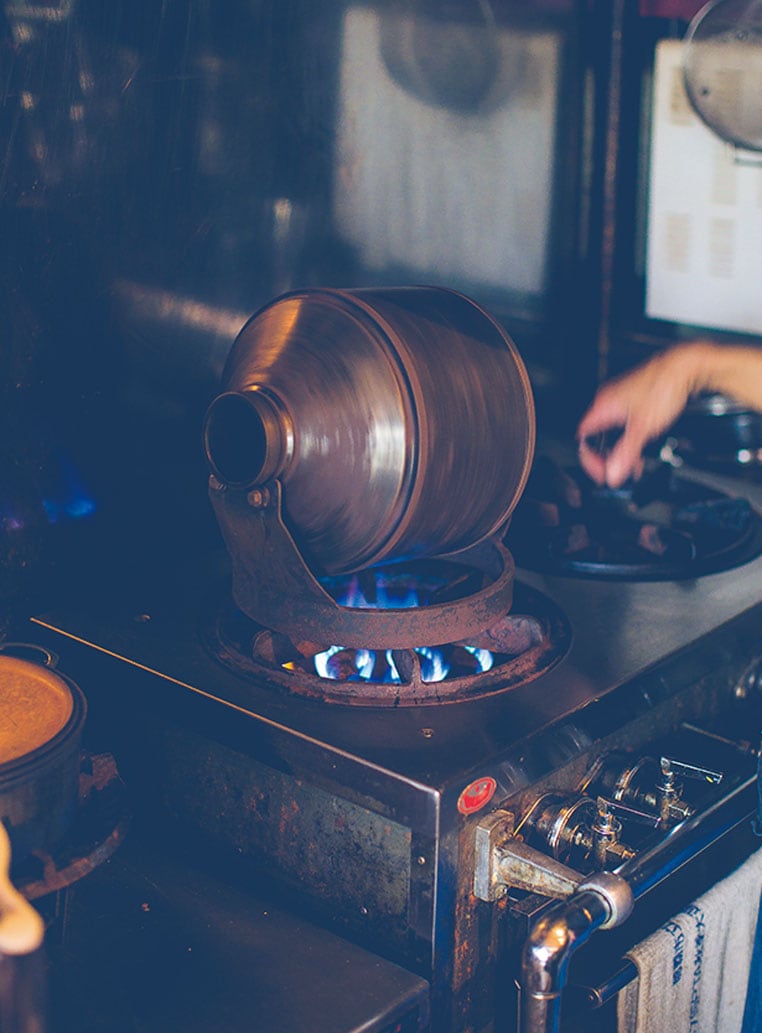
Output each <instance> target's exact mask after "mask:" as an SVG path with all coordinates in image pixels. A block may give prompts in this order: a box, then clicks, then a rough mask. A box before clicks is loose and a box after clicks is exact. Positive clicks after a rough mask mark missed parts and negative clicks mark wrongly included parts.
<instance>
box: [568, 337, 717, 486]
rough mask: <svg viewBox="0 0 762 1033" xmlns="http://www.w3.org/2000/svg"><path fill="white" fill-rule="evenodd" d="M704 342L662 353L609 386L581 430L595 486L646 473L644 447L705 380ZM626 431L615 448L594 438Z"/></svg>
mask: <svg viewBox="0 0 762 1033" xmlns="http://www.w3.org/2000/svg"><path fill="white" fill-rule="evenodd" d="M702 348H703V346H702V345H697V344H694V345H683V346H678V347H675V348H672V349H671V350H670V351H668V352H664V353H663V354H660V355H657V356H656V357H654V358H653V359H651V360H650V361H648V362H646V363H645V364H644V365H642V366H639V367H638V368H637V369H635V370H633V371H632V372H630V373H627V374H626V375H625V376H622V377H619V378H618V379H616V380H612V381H610V382H609V383H607V384H604V385H603V386H602V387H601V388H600V390H599V391H598V393H597V394H596V396H595V398H594V399H593V402H592V405H591V406H590V408H589V409H588V410H587V412H586V413H585V415H584V416H583V417H582V420H581V421H580V424H579V427H578V428H577V439H578V444H579V461H580V463H581V465H582V468H583V469H584V471H585V472H586V473H587V475H588V476H589V477H590V478H591V479H592V480H593V481H595V483H596V484H607V485H608V486H609V487H610V488H619V487H621V485H622V484H624V482H625V481H626V480H627V479H628V478H630V477H634V478H638V477H640V475H641V473H642V472H643V449H644V448H645V446H646V445H647V443H648V442H649V441H651V440H652V439H653V438H655V437H657V436H658V435H659V434H661V433H662V432H663V431H665V430H666V429H667V428H668V427H670V426H671V425H672V424H673V423H674V421H675V420H676V419H677V417H678V416H679V415H680V414H681V413H682V411H683V409H684V408H685V406H686V403H687V402H688V399H689V397H690V395H691V394H692V393H693V391H694V390H695V389H696V386H697V384H698V383H699V380H700V376H699V373H700V370H701V362H702ZM617 429H621V431H622V433H621V436H620V437H619V439H618V441H617V442H616V444H615V445H614V446H613V447H612V449H611V451H610V452H608V453H606V452H604V451H599V450H597V449H596V448H595V447H594V446H593V444H592V442H591V439H592V438H594V437H595V436H596V435H604V434H606V433H607V432H611V431H614V430H617Z"/></svg>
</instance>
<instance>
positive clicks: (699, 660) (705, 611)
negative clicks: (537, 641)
mask: <svg viewBox="0 0 762 1033" xmlns="http://www.w3.org/2000/svg"><path fill="white" fill-rule="evenodd" d="M701 480H702V482H704V483H707V484H709V485H710V486H712V487H714V488H716V489H717V490H724V491H728V492H729V493H731V494H735V495H738V496H739V497H743V498H746V499H748V501H749V502H750V503H751V504H752V505H753V506H754V507H755V508H757V509H760V508H762V488H760V487H757V486H754V485H748V484H739V483H736V482H726V481H720V480H719V479H716V478H711V477H709V478H706V477H704V476H703V475H702V476H701ZM226 565H227V558H226V556H225V555H224V554H222V553H220V554H215V555H214V556H213V557H207V558H206V559H205V560H204V561H203V562H202V561H199V562H197V563H193V564H188V565H187V567H186V568H185V569H184V570H183V571H182V572H180V573H177V572H175V571H172V572H165V571H160V570H156V571H154V575H155V576H153V577H151V578H150V579H145V580H139V581H138V583H137V585H135V587H134V588H133V589H130V590H127V589H125V587H124V586H123V585H121V584H119V586H118V588H119V590H118V591H117V592H114V591H113V590H112V591H110V592H105V593H104V594H103V595H102V596H99V595H97V594H94V595H91V596H90V597H89V598H88V599H86V600H85V601H80V602H79V603H77V604H76V605H75V604H72V605H71V606H66V607H62V608H60V609H59V610H57V611H55V612H50V613H46V614H43V615H40V616H39V617H36V618H35V619H34V621H33V625H34V627H35V629H36V631H35V634H36V635H39V636H41V637H42V638H43V639H44V640H45V641H46V642H48V643H50V642H51V641H52V643H53V647H54V648H58V647H60V649H61V651H62V652H65V647H66V644H67V643H68V645H69V646H77V645H78V644H79V645H81V644H84V645H85V647H86V648H87V650H93V649H94V650H95V651H97V653H98V654H100V655H101V656H104V657H112V658H117V659H118V660H120V661H122V662H124V663H125V664H126V665H128V669H129V670H130V671H131V672H132V673H133V674H137V673H141V676H142V674H145V673H146V672H148V673H149V674H150V673H153V674H155V675H158V677H159V678H160V681H161V688H159V686H158V685H157V686H155V687H154V689H153V690H152V692H153V694H154V698H156V699H158V698H160V695H161V694H172V695H173V698H174V697H175V696H177V698H180V697H182V696H188V695H191V696H193V697H196V698H199V699H204V700H208V701H209V700H212V701H221V702H222V704H223V706H224V707H225V708H226V709H227V710H229V711H231V712H236V713H238V714H240V715H244V716H251V717H252V719H253V720H255V721H257V722H260V723H262V724H264V725H265V726H267V727H268V728H270V729H271V730H274V731H276V732H277V733H280V732H283V733H284V734H287V735H289V736H295V737H296V739H297V740H298V741H300V742H302V743H303V744H306V743H309V742H317V743H319V744H321V748H326V749H328V750H329V751H333V752H334V753H336V754H337V755H339V754H341V755H344V756H355V757H362V758H363V759H364V761H365V762H369V763H371V764H375V765H378V766H379V767H382V768H384V769H385V770H390V771H392V772H395V773H396V774H397V775H398V776H399V777H400V778H402V779H409V780H414V781H416V782H420V783H424V784H427V785H430V786H437V787H438V786H443V785H445V784H447V783H450V782H452V781H453V780H455V781H457V780H462V778H463V777H464V773H466V772H468V771H471V770H474V769H475V768H476V767H477V766H478V765H483V764H484V762H485V759H486V758H489V757H495V756H497V755H505V754H506V752H510V751H513V752H516V753H518V752H520V749H521V743H522V741H524V740H526V739H527V738H528V737H530V736H532V735H533V734H535V733H536V732H538V731H539V730H541V729H543V728H546V727H548V726H550V725H560V724H562V723H563V722H564V720H565V719H567V718H569V717H570V716H571V715H573V714H577V713H578V712H579V711H581V710H582V709H583V708H586V707H589V706H590V705H592V704H595V703H596V701H600V700H604V699H606V698H607V697H612V699H613V698H614V697H615V696H616V700H617V706H619V707H625V708H626V707H627V706H630V705H633V706H634V705H635V704H634V703H633V701H634V700H636V699H637V700H638V701H639V703H638V705H640V706H644V707H647V706H650V705H652V701H653V699H654V698H656V697H655V695H654V694H656V696H658V693H659V691H660V689H659V685H660V679H661V680H664V678H665V677H666V675H664V674H663V673H662V671H663V670H666V668H665V667H664V665H665V664H669V665H671V668H670V670H672V669H676V668H675V665H678V666H679V665H682V666H683V667H686V666H687V667H689V668H690V670H691V671H693V672H694V674H692V675H691V676H692V677H698V673H695V672H697V671H700V670H701V667H702V665H712V664H713V663H715V662H716V658H715V657H714V656H713V654H712V648H714V647H713V646H712V639H713V633H715V637H716V635H720V634H722V633H723V629H724V628H727V627H728V626H729V625H730V624H732V623H733V622H734V621H735V620H736V619H740V620H742V621H743V622H744V627H746V626H747V625H748V626H749V627H752V628H754V629H756V628H757V627H758V626H759V625H760V623H762V603H761V600H762V557H760V556H757V557H755V558H753V559H751V560H749V561H748V562H746V563H743V564H741V565H739V566H736V567H734V568H733V569H730V570H726V571H720V572H716V573H710V574H706V575H704V576H701V577H696V578H681V579H679V580H661V581H653V580H644V581H631V580H630V581H621V580H600V579H595V578H590V577H585V578H579V577H570V576H566V575H559V574H550V573H541V572H531V571H527V570H523V569H519V571H518V574H517V576H518V580H519V582H520V586H521V585H523V586H525V587H526V589H527V590H528V591H532V592H539V593H541V594H542V595H543V596H545V597H547V598H548V599H549V600H550V601H552V604H553V605H554V606H555V607H558V608H559V609H560V610H561V611H562V612H563V614H564V615H565V617H566V619H567V621H568V624H569V629H570V645H569V649H568V652H567V653H566V655H565V656H564V657H563V658H561V659H560V660H559V662H558V663H557V664H556V666H555V667H553V668H552V669H550V670H548V671H546V672H545V673H542V674H541V675H540V676H539V677H536V678H534V679H533V680H532V681H529V682H527V683H522V684H518V685H515V686H513V687H511V688H510V689H509V690H507V691H504V692H499V693H496V694H493V695H492V696H490V697H489V698H483V699H476V700H473V701H468V700H467V701H463V702H450V703H447V702H445V703H442V704H441V705H438V706H408V707H392V708H379V707H375V706H369V707H360V708H357V707H350V706H345V705H342V704H341V703H335V702H327V701H325V700H315V699H309V698H305V699H296V698H294V696H293V695H292V694H291V693H289V692H288V691H284V690H283V688H282V687H279V686H278V685H277V684H268V683H267V681H266V680H265V679H260V678H256V677H251V676H246V675H245V674H240V673H234V672H233V671H232V670H230V669H229V668H226V667H225V666H224V665H222V664H221V663H220V662H219V661H218V660H216V659H215V658H214V657H213V656H212V655H211V654H210V652H209V650H208V649H207V648H206V647H205V646H204V644H203V642H202V638H203V636H202V624H203V614H204V613H205V612H207V611H208V607H209V601H210V586H213V585H219V584H220V583H221V580H220V579H222V583H225V582H224V579H225V578H226V577H227V573H226ZM51 636H52V638H51ZM723 648H725V647H724V646H723ZM728 648H730V649H732V643H731V646H728ZM686 677H688V675H687V674H686ZM639 679H640V680H644V679H645V680H644V681H643V686H644V687H642V688H641V689H640V690H637V691H636V689H635V688H633V685H634V683H635V682H636V681H638V680H639ZM119 691H122V690H119ZM649 694H650V695H649Z"/></svg>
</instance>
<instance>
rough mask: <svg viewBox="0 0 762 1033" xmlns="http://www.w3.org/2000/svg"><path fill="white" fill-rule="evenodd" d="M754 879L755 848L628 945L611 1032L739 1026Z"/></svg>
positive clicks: (737, 1031) (759, 870)
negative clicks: (625, 980) (627, 975)
mask: <svg viewBox="0 0 762 1033" xmlns="http://www.w3.org/2000/svg"><path fill="white" fill-rule="evenodd" d="M761 887H762V849H760V850H757V851H756V852H755V853H754V854H752V855H751V857H750V858H749V859H748V860H747V861H745V862H744V864H742V865H741V866H740V867H739V868H737V869H736V870H735V871H734V872H733V873H732V874H731V875H729V876H728V877H727V878H725V879H723V880H722V881H721V882H718V883H717V884H716V885H715V886H713V887H712V888H711V889H710V890H708V891H707V892H706V893H705V894H704V895H703V896H701V897H699V898H698V899H697V900H696V901H694V903H693V904H691V905H689V906H688V907H686V908H685V910H684V911H681V912H680V913H679V914H678V915H675V916H674V918H672V919H670V921H668V922H665V923H664V925H663V926H662V927H661V928H660V929H657V930H656V932H655V933H653V934H652V935H651V936H649V937H648V938H647V939H645V940H643V941H642V943H639V944H638V945H637V946H636V947H634V948H633V950H631V951H630V952H629V954H628V955H627V956H628V957H629V958H630V959H631V960H632V961H633V962H634V963H635V965H636V967H637V969H638V977H637V979H635V980H634V982H632V983H630V984H629V985H628V986H626V987H625V988H624V989H623V990H622V991H621V992H620V994H619V999H618V1002H617V1019H618V1031H619V1033H667V1031H669V1033H741V1029H742V1023H743V1014H744V1002H745V1000H746V987H747V983H748V981H749V966H750V964H751V957H752V948H753V945H754V936H755V931H756V927H757V914H758V911H759V900H760V888H761ZM743 1033H747V1031H746V1030H745V1029H744V1031H743ZM756 1033H762V1031H756Z"/></svg>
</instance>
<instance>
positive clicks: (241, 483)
mask: <svg viewBox="0 0 762 1033" xmlns="http://www.w3.org/2000/svg"><path fill="white" fill-rule="evenodd" d="M224 388H225V390H224V393H222V394H220V395H219V396H218V397H217V398H216V399H215V400H214V401H213V402H212V405H211V406H210V408H209V411H208V413H207V417H206V423H205V432H204V436H205V447H206V453H207V457H208V460H209V463H210V466H211V468H212V471H213V473H214V475H215V477H216V478H217V480H218V481H219V482H221V483H222V484H223V485H226V486H229V487H231V488H238V489H247V490H249V489H251V488H253V487H255V486H257V485H262V484H264V483H266V482H267V481H268V480H270V479H272V478H277V479H279V480H280V481H281V483H282V485H283V499H284V515H285V519H286V521H287V523H288V526H289V530H290V531H291V533H292V534H293V535H294V537H295V538H296V539H297V541H298V543H299V545H300V547H301V548H302V550H303V552H304V554H305V555H306V556H307V557H308V558H309V559H310V561H311V563H312V564H314V566H315V567H316V568H317V569H320V570H322V571H325V572H329V573H338V572H345V571H350V570H357V569H361V568H364V567H368V566H372V565H374V564H377V563H379V562H381V561H386V560H390V559H403V558H410V557H415V556H422V555H445V554H451V553H455V552H459V551H462V550H464V549H466V548H469V547H470V546H472V545H475V544H477V543H478V542H480V541H482V540H484V539H486V538H488V537H490V536H492V535H494V534H497V533H499V532H500V530H501V529H502V528H503V527H504V526H505V525H506V524H507V523H508V521H509V519H510V515H511V513H512V511H513V508H514V506H515V505H516V503H517V501H518V499H519V497H520V496H521V493H522V491H523V488H524V485H525V483H526V479H527V477H528V474H529V470H530V466H531V463H532V456H533V452H534V437H535V428H534V404H533V400H532V393H531V389H530V385H529V378H528V376H527V372H526V369H525V367H524V364H523V362H522V360H521V358H520V356H519V354H518V352H517V350H516V348H515V346H514V344H513V342H512V341H511V339H510V338H509V336H508V334H507V333H506V332H505V330H504V329H503V328H502V327H501V326H500V325H499V323H498V322H497V321H496V320H495V319H494V318H492V317H491V316H490V315H489V314H488V313H487V312H485V311H484V310H483V309H482V308H480V307H479V306H478V305H477V304H476V303H475V302H473V301H471V300H470V299H468V298H466V297H465V296H464V295H462V294H459V293H457V292H455V291H451V290H446V289H442V288H435V287H402V288H388V289H375V290H303V291H297V292H294V293H290V294H286V295H284V296H283V297H281V298H279V299H276V300H275V301H274V302H272V303H271V304H269V305H267V306H266V307H265V308H263V309H262V310H261V311H260V312H258V313H257V314H256V315H255V316H254V317H253V318H252V319H251V320H250V322H249V323H248V324H247V325H246V326H245V327H244V329H243V331H242V332H241V334H240V335H239V337H238V338H237V340H236V342H235V344H234V346H233V348H232V351H231V354H230V357H229V360H228V363H227V367H226V370H225V374H224Z"/></svg>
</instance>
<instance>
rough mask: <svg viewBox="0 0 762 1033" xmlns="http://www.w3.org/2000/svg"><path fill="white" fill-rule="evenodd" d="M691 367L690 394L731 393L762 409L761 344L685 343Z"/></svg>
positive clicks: (749, 404) (739, 399)
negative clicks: (753, 345)
mask: <svg viewBox="0 0 762 1033" xmlns="http://www.w3.org/2000/svg"><path fill="white" fill-rule="evenodd" d="M683 349H684V350H685V352H686V356H685V359H686V361H687V363H688V364H689V368H690V391H689V393H690V394H698V393H699V392H701V391H710V392H716V393H718V394H723V395H728V396H729V397H731V398H733V399H735V400H736V401H737V402H740V403H741V404H742V405H746V406H749V407H750V408H752V409H756V410H758V411H759V412H762V348H755V347H747V346H744V345H718V344H709V343H703V342H696V343H694V344H689V345H683V346H682V347H678V348H677V349H675V352H676V355H677V353H679V352H680V351H682V350H683Z"/></svg>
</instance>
